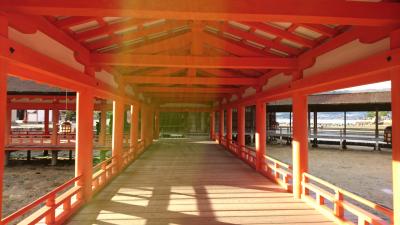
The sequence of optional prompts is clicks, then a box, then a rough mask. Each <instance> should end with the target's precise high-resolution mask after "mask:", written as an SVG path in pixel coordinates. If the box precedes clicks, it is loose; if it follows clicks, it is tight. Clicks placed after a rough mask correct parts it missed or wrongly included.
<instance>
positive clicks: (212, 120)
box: [210, 111, 215, 141]
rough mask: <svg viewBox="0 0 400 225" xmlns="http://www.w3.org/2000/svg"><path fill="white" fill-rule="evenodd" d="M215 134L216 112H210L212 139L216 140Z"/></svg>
mask: <svg viewBox="0 0 400 225" xmlns="http://www.w3.org/2000/svg"><path fill="white" fill-rule="evenodd" d="M214 135H215V112H214V111H213V112H210V139H211V140H212V141H214V140H215V139H214Z"/></svg>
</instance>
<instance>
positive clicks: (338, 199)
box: [334, 190, 344, 219]
mask: <svg viewBox="0 0 400 225" xmlns="http://www.w3.org/2000/svg"><path fill="white" fill-rule="evenodd" d="M343 200H344V196H343V194H342V193H341V192H340V191H339V190H336V191H335V202H334V213H335V216H336V217H338V218H340V219H343V218H344V209H343Z"/></svg>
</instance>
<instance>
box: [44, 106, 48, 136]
mask: <svg viewBox="0 0 400 225" xmlns="http://www.w3.org/2000/svg"><path fill="white" fill-rule="evenodd" d="M44 134H49V110H48V109H45V110H44Z"/></svg>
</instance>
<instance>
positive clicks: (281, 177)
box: [262, 156, 292, 192]
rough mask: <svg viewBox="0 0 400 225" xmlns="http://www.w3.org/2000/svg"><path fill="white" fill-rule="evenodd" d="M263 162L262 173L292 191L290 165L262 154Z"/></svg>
mask: <svg viewBox="0 0 400 225" xmlns="http://www.w3.org/2000/svg"><path fill="white" fill-rule="evenodd" d="M264 162H265V164H264V168H263V170H262V172H263V174H264V175H266V176H267V177H268V178H270V179H271V180H273V181H275V182H276V183H278V184H279V185H281V186H282V187H283V188H285V190H287V191H288V192H292V166H291V165H288V164H285V163H283V162H281V161H279V160H277V159H274V158H272V157H269V156H264Z"/></svg>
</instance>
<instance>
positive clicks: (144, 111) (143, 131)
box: [140, 105, 149, 146]
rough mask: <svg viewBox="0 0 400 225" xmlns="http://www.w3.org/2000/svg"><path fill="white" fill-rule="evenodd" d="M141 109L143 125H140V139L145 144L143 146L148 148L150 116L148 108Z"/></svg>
mask: <svg viewBox="0 0 400 225" xmlns="http://www.w3.org/2000/svg"><path fill="white" fill-rule="evenodd" d="M140 109H141V123H140V125H141V130H140V133H141V134H140V137H141V139H142V142H143V146H147V143H146V142H147V136H146V135H147V129H148V125H149V124H148V122H147V117H148V115H147V113H148V112H147V106H145V105H142V107H140Z"/></svg>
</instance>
